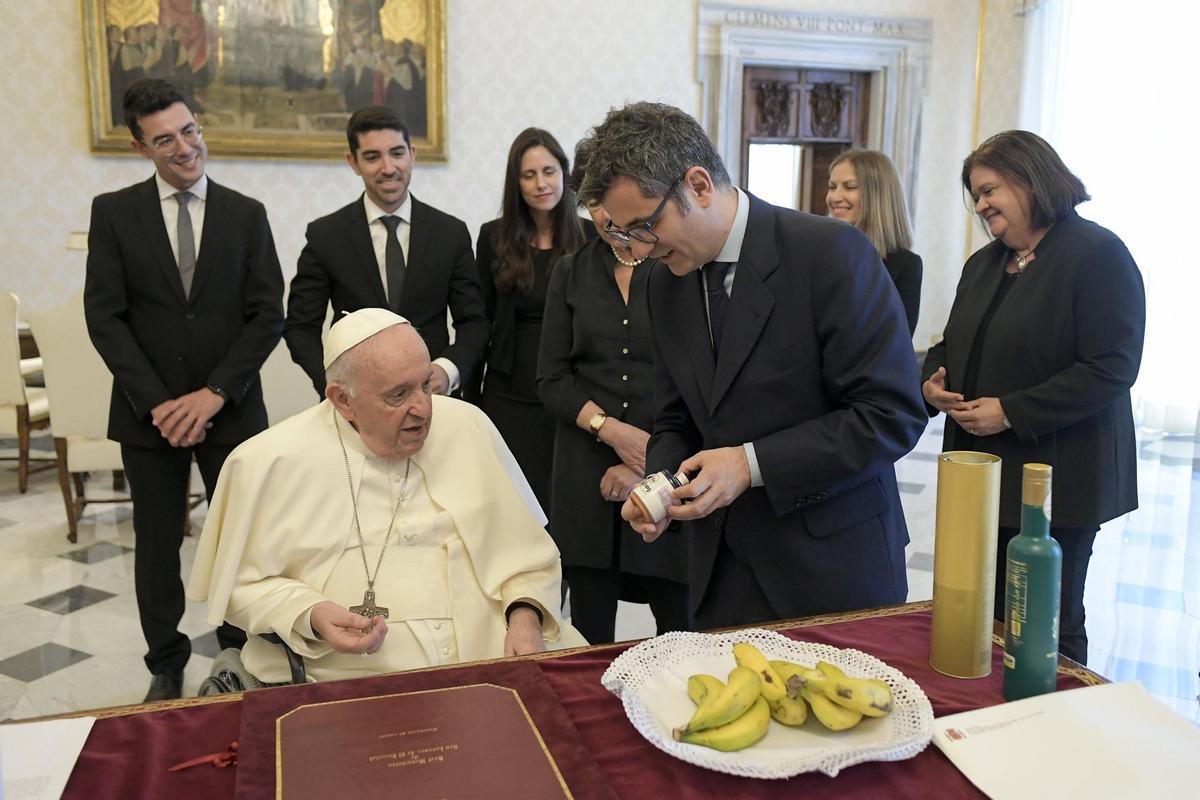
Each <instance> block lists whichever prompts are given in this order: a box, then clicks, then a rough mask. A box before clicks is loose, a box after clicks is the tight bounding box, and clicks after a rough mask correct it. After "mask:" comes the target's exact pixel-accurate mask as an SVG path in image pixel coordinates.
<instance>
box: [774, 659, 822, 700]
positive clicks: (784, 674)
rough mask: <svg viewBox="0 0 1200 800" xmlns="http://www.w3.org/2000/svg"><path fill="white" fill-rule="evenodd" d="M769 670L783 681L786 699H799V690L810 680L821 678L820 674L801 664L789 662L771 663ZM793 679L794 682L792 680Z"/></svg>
mask: <svg viewBox="0 0 1200 800" xmlns="http://www.w3.org/2000/svg"><path fill="white" fill-rule="evenodd" d="M770 663H771V668H772V669H774V670H775V672H776V674H777V675H779V677H780V678H781V679H782V680H783V685H784V688H786V689H787V694H788V697H799V696H800V688H801V687H802V686H804V684H805V683H806V682H807V681H809V680H810V679H812V678H821V677H822V673H821V672H819V671H817V670H815V669H813V668H812V667H806V666H804V665H803V664H794V663H792V662H791V661H772V662H770ZM793 678H794V679H795V680H793Z"/></svg>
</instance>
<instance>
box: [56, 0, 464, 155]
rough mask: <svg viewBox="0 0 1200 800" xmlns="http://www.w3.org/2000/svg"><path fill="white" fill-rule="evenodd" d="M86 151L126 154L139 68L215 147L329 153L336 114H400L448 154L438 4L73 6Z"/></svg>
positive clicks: (428, 150) (253, 0)
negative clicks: (79, 29)
mask: <svg viewBox="0 0 1200 800" xmlns="http://www.w3.org/2000/svg"><path fill="white" fill-rule="evenodd" d="M80 2H81V5H82V20H83V43H84V55H85V67H86V72H87V82H88V101H89V114H88V116H89V122H90V128H91V149H92V151H93V152H98V153H123V154H128V155H134V151H133V149H132V148H130V146H129V139H130V136H129V130H128V129H127V128H126V127H125V123H124V121H123V120H122V119H121V114H120V95H121V93H122V92H123V91H124V88H123V87H124V86H125V85H127V84H128V83H129V82H130V81H132V80H133V79H135V78H137V77H141V76H142V75H149V76H151V77H162V78H164V79H166V80H169V81H171V82H172V83H174V84H175V85H176V86H178V87H179V88H180V90H181V91H183V93H184V95H185V96H187V97H188V98H189V103H192V104H193V106H194V110H195V111H196V113H197V117H198V118H199V119H200V122H201V124H202V125H203V126H204V138H205V140H206V141H207V143H208V145H209V148H210V150H211V151H212V153H213V155H219V156H227V157H245V158H267V159H287V160H291V159H321V160H324V159H340V158H342V157H343V156H344V154H345V152H346V134H345V128H346V120H347V119H348V118H349V114H350V112H352V111H353V110H354V109H356V108H359V107H361V106H364V105H370V104H372V103H380V104H383V105H389V106H392V107H394V108H397V109H398V110H400V112H401V115H402V116H403V117H404V118H405V120H406V122H408V124H409V126H410V128H411V133H412V139H413V146H414V148H415V149H416V151H417V156H418V159H419V160H420V161H422V162H445V161H447V160H448V155H449V154H448V152H447V134H446V3H445V0H312V2H311V4H296V3H293V2H282V1H281V2H278V3H270V2H264V1H263V0H80Z"/></svg>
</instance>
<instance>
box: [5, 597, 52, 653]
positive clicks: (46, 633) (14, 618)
mask: <svg viewBox="0 0 1200 800" xmlns="http://www.w3.org/2000/svg"><path fill="white" fill-rule="evenodd" d="M63 620H64V618H63V616H62V615H61V614H55V613H54V612H52V611H45V610H43V609H40V608H33V607H32V606H27V605H24V604H21V605H15V604H7V603H6V604H0V634H2V635H0V659H3V658H8V657H9V656H12V655H16V654H17V653H21V652H24V651H26V650H28V649H30V648H32V647H36V646H37V645H39V644H44V643H45V642H49V641H51V640H52V639H53V638H54V637H55V635H57V633H58V629H59V627H61V626H62V624H63Z"/></svg>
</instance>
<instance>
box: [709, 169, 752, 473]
mask: <svg viewBox="0 0 1200 800" xmlns="http://www.w3.org/2000/svg"><path fill="white" fill-rule="evenodd" d="M734 188H735V189H736V190H737V213H736V214H734V215H733V227H731V228H730V229H729V236H727V237H726V238H725V244H724V246H723V247H722V248H721V252H719V253H717V257H716V258H714V259H713V261H723V262H728V264H729V271H728V272H726V273H725V295H726V296H727V297H733V276H734V273H736V272H737V262H738V259H739V258H741V257H742V242H743V240H745V238H746V220H748V219H749V218H750V198H749V197H748V196H747V195H746V193H745V192H743V191H742V190H741V189H738V188H737V187H734ZM700 277H701V279H702V280H703V281H704V289H705V292H704V313H705V314H706V315H707V314H708V275H706V274H705V273H704V272H703V271H701V273H700ZM708 324H709V331H708V333H709V336H712V318H711V317H710V318H709V320H708ZM742 448H743V449H744V450H745V451H746V464H747V466H749V467H750V485H751V486H762V485H763V477H762V470H761V469H759V466H758V456H757V455H755V453H754V442H746V443H745V444H743V445H742Z"/></svg>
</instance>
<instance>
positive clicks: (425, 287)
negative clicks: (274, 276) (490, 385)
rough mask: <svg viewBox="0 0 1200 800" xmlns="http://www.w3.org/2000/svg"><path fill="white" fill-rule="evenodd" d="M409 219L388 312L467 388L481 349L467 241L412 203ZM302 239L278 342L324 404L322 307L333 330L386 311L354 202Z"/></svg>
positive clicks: (452, 223)
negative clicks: (345, 320)
mask: <svg viewBox="0 0 1200 800" xmlns="http://www.w3.org/2000/svg"><path fill="white" fill-rule="evenodd" d="M412 217H413V218H412V230H411V231H410V236H409V242H408V254H407V258H406V259H405V262H406V267H405V271H404V289H403V291H402V292H401V293H400V305H399V308H395V309H393V310H395V311H396V313H398V314H400V315H401V316H403V317H405V318H407V319H408V321H409V322H411V323H412V324H413V326H414V327H415V328H416V329H417V331H418V332H419V333H420V334H421V337H422V338H423V339H424V340H425V344H426V346H427V347H428V348H429V356H430V358H438V357H441V356H445V357H446V358H448V359H450V360H451V361H452V362H454V366H456V367H458V370H459V375H460V378H459V381H460V383H461V385H463V386H466V385H467V382H468V381H469V380H470V378H471V375H472V373H473V372H474V371H475V370H476V369H478V367H479V362H480V361H481V360H482V359H483V351H484V348H485V347H487V341H488V321H487V317H486V316H485V315H484V309H483V293H482V291H481V290H480V288H479V276H478V275H477V274H476V271H475V256H474V255H473V254H472V252H471V234H470V233H468V232H467V226H466V224H465V223H463V221H462V220H460V219H457V218H456V217H452V216H450V215H449V214H446V213H445V212H442V211H439V210H437V209H436V208H434V207H432V206H430V205H427V204H425V203H422V202H421V201H420V200H418V199H417V198H415V197H414V198H413V201H412ZM306 239H307V241H306V242H305V245H304V250H303V251H301V253H300V260H299V263H298V264H297V266H296V277H294V278H293V279H292V286H291V290H290V293H289V294H288V307H287V321H286V323H285V324H284V331H283V337H284V339H285V340H286V341H287V345H288V349H289V350H290V351H291V353H292V360H294V361H295V362H296V363H297V364H299V365H300V366H301V367H303V368H304V371H305V372H306V373H308V377H309V378H310V379H312V382H313V388H315V389H316V390H317V393H318V394H320V395H322V396H324V393H325V368H324V366H323V364H322V360H323V359H322V347H321V329H322V327H324V325H325V314H326V311H327V310H328V308H329V305H330V304H331V303H332V304H333V319H334V322H336V321H337V320H338V319H339V318H340V317H341V316H342V315H343V314H345V313H350V312H352V311H358V310H359V309H360V308H388V301H387V294H386V292H385V291H384V288H383V279H382V278H381V277H380V276H379V262H378V261H377V260H376V258H375V248H374V245H372V244H371V232H370V230H368V228H367V212H366V210H365V209H364V208H363V202H362V196H361V195H360V196H359V199H357V200H355V201H354V202H353V203H351V204H350V205H348V206H345V207H343V208H340V209H338V210H337V211H335V212H333V213H332V214H329V215H328V216H325V217H321V218H320V219H318V220H315V221H313V222H311V223H309V226H308V232H307V234H306ZM447 308H449V309H450V315H451V317H452V318H453V319H454V344H450V334H449V331H448V330H447V328H446V309H447Z"/></svg>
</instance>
